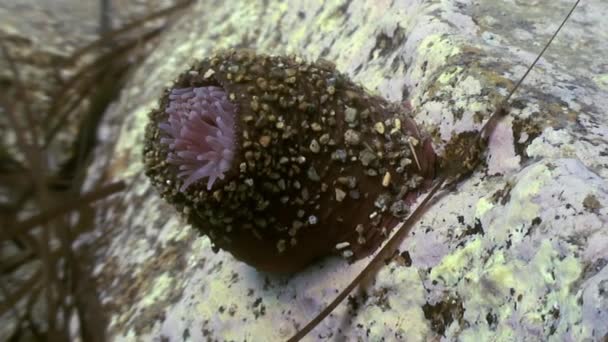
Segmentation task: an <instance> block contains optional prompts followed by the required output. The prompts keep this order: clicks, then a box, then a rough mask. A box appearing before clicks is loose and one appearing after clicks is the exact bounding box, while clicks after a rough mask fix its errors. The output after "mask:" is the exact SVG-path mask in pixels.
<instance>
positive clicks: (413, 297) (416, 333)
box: [355, 264, 430, 341]
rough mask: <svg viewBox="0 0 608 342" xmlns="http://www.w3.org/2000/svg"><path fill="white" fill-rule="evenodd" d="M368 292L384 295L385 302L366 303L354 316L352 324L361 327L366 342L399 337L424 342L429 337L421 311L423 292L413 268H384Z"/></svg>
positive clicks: (423, 301)
mask: <svg viewBox="0 0 608 342" xmlns="http://www.w3.org/2000/svg"><path fill="white" fill-rule="evenodd" d="M393 265H394V264H393ZM368 291H371V293H379V292H383V293H384V292H385V293H386V294H385V297H384V298H386V301H385V302H382V303H379V302H374V303H369V302H368V303H366V304H365V305H366V308H365V310H361V311H360V313H359V315H358V316H357V320H356V322H355V324H356V323H360V324H362V325H363V327H364V329H366V334H367V335H366V337H367V339H368V340H370V341H376V340H381V339H383V338H385V337H386V336H388V335H391V336H395V335H400V336H401V338H402V339H403V340H406V341H425V340H426V339H427V338H428V337H429V336H428V334H429V332H430V329H429V326H428V323H427V321H426V319H425V317H424V312H423V311H422V309H421V306H422V305H423V304H424V303H425V297H424V295H425V292H424V287H423V286H422V283H421V282H420V275H419V274H418V270H417V269H416V268H411V267H407V268H405V267H396V268H393V269H391V268H389V267H385V268H383V269H382V270H380V272H379V273H378V276H377V278H376V283H375V285H374V287H373V288H370V289H368ZM405 293H407V295H403V294H405ZM380 298H382V296H380ZM380 317H381V318H382V319H381V320H379V318H380ZM374 321H376V322H377V324H373V323H372V322H374ZM367 329H369V330H367Z"/></svg>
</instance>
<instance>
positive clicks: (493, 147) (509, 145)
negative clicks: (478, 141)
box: [487, 117, 521, 175]
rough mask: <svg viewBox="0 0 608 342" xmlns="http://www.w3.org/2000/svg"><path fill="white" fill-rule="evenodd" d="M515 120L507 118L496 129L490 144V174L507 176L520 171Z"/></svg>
mask: <svg viewBox="0 0 608 342" xmlns="http://www.w3.org/2000/svg"><path fill="white" fill-rule="evenodd" d="M512 127H513V118H511V117H509V118H505V119H504V120H502V121H501V122H500V123H499V124H498V125H497V126H496V129H494V132H493V134H492V135H491V136H490V140H489V142H488V145H489V146H488V149H489V153H488V161H487V163H488V174H490V175H495V174H507V173H509V172H513V171H515V170H517V169H519V162H520V159H521V157H520V156H518V155H517V154H516V153H515V142H514V138H513V128H512Z"/></svg>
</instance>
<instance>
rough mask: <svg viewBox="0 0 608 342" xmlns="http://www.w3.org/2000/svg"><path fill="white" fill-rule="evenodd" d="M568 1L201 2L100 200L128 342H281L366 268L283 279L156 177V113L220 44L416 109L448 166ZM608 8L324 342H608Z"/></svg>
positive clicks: (108, 288) (147, 94)
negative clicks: (315, 66) (218, 239)
mask: <svg viewBox="0 0 608 342" xmlns="http://www.w3.org/2000/svg"><path fill="white" fill-rule="evenodd" d="M570 5H571V2H570V1H561V0H560V1H555V2H551V4H546V3H545V2H537V1H536V2H528V1H512V2H501V3H497V2H495V1H487V0H482V1H476V2H471V1H455V0H449V1H448V0H446V1H426V2H420V1H412V0H402V1H397V0H393V1H389V0H387V1H326V2H325V3H324V4H322V5H319V4H318V3H317V2H304V1H276V2H274V1H273V2H254V1H233V2H230V3H229V4H227V3H224V2H218V1H200V2H198V3H197V4H196V5H195V6H194V7H193V8H192V10H191V11H189V13H187V14H186V15H185V16H184V17H183V18H181V19H180V21H179V22H178V23H177V24H176V25H175V26H174V27H173V28H172V29H171V30H170V31H169V32H168V33H167V34H166V35H165V37H164V38H163V40H162V41H161V42H160V44H159V46H158V48H157V49H156V50H155V51H154V53H152V54H151V55H150V56H149V58H148V60H147V61H146V62H145V63H144V64H143V65H141V66H140V67H139V70H138V71H137V72H135V74H134V75H133V77H132V79H131V80H130V81H129V83H128V84H127V86H126V88H125V89H124V91H123V92H122V94H121V97H120V99H119V100H118V101H117V102H116V103H115V104H114V105H113V106H112V108H111V109H110V111H109V112H108V113H107V116H106V118H105V122H104V125H103V127H102V130H101V131H100V135H99V139H100V141H101V144H100V145H99V147H98V148H97V150H96V154H95V160H94V162H93V164H92V165H91V166H90V168H89V178H88V181H87V186H88V187H94V186H95V185H96V184H99V183H102V182H108V181H112V180H118V179H124V180H126V181H127V182H128V183H129V188H128V190H127V191H125V192H124V193H123V194H122V195H120V196H116V197H114V198H112V199H111V200H109V201H107V202H105V203H103V204H102V205H101V206H100V210H99V212H98V215H97V220H96V225H97V226H96V230H95V233H92V234H90V235H88V236H86V237H85V238H83V239H82V240H81V241H80V244H95V245H96V246H98V248H97V252H96V255H95V259H96V262H95V264H94V265H92V268H93V269H94V274H95V276H96V279H97V287H98V289H99V293H100V299H101V301H102V304H103V307H104V311H106V313H107V315H108V321H109V326H108V334H109V336H111V337H113V338H114V339H117V340H153V339H161V338H167V339H169V340H171V341H173V340H183V339H188V338H189V339H191V340H196V341H199V340H215V339H219V340H239V341H240V340H251V339H255V340H268V341H274V340H284V339H286V338H288V337H289V336H290V335H292V334H293V333H294V332H295V331H296V330H297V329H298V327H302V326H303V325H304V324H305V323H306V322H307V321H308V320H310V319H311V318H313V317H314V316H315V315H316V314H317V313H318V312H319V311H320V310H321V309H322V308H323V307H324V306H325V305H326V304H327V303H328V302H329V301H330V300H331V299H333V298H334V297H335V295H336V294H337V293H338V291H340V290H341V289H342V288H343V287H344V286H345V285H346V284H347V283H348V281H349V280H350V279H352V278H353V277H354V275H355V274H357V272H358V271H359V270H361V269H362V267H363V266H364V264H365V263H366V262H367V260H361V261H360V262H357V263H355V264H352V265H349V264H348V263H347V262H346V261H345V260H341V259H339V258H329V259H326V260H324V261H323V262H321V263H319V264H316V265H313V266H311V267H310V268H308V269H306V270H305V271H303V272H301V273H298V274H295V275H292V276H273V275H267V274H262V273H259V272H257V271H256V270H254V269H252V268H250V267H248V266H247V265H244V264H242V263H239V262H237V261H235V260H234V259H233V258H232V257H231V256H230V255H229V254H227V253H224V252H221V251H220V252H218V253H213V252H212V251H211V246H210V243H209V240H208V239H207V238H203V237H198V236H197V234H196V233H195V232H194V230H193V229H190V227H188V226H186V225H185V224H184V223H183V220H182V219H181V218H180V215H179V214H177V213H175V212H174V210H173V208H171V207H169V206H168V205H167V204H166V203H164V202H163V200H162V199H160V198H159V197H158V196H157V194H156V193H155V192H154V190H153V189H152V188H151V186H150V184H149V183H148V181H147V180H146V178H145V176H144V175H143V173H142V162H141V160H142V157H141V149H142V147H141V143H142V140H143V128H144V126H145V124H146V122H147V120H146V119H147V117H146V115H147V113H148V111H149V110H150V109H151V108H152V107H154V106H155V105H156V101H157V98H158V97H159V95H160V94H161V92H162V90H163V88H164V87H167V86H170V85H171V83H172V79H173V78H174V77H176V75H178V74H179V73H180V72H181V71H182V70H184V69H186V68H187V67H188V66H189V65H190V64H191V63H193V61H194V60H195V59H197V58H202V57H204V56H207V55H209V54H211V53H212V52H213V51H216V50H217V49H222V48H231V47H234V48H252V49H255V50H256V51H258V52H262V53H272V54H289V53H294V54H297V55H299V56H301V57H303V58H305V59H309V60H315V59H317V58H320V57H322V58H325V59H328V60H331V61H333V62H334V63H335V64H336V66H337V69H339V70H340V71H342V72H344V73H346V74H348V75H349V76H351V77H352V78H353V79H354V80H355V81H356V82H359V83H360V84H362V85H364V86H365V87H366V88H368V89H369V90H370V91H372V92H375V93H377V94H380V95H382V96H384V97H386V98H387V99H389V100H391V101H395V102H407V103H408V105H410V106H411V107H412V108H413V110H414V112H415V113H416V118H415V119H416V120H417V121H418V122H419V123H420V124H422V125H423V126H424V127H425V128H426V129H427V130H428V131H430V132H433V138H434V145H435V147H436V149H437V150H438V151H439V153H441V151H442V149H443V146H445V144H446V143H447V142H448V141H449V140H450V139H451V137H452V136H454V134H457V133H459V132H464V131H470V130H475V129H479V128H480V127H481V125H482V124H483V122H484V121H485V119H487V118H488V117H489V115H490V114H491V112H492V110H493V108H494V106H495V104H496V103H497V102H498V101H499V100H500V99H501V98H502V97H503V96H504V95H505V94H506V93H507V90H508V89H507V88H508V87H511V86H512V85H513V84H514V83H515V82H516V80H517V79H518V78H519V77H520V76H521V75H522V74H523V72H524V71H525V68H526V66H527V65H528V64H530V63H531V62H532V60H533V59H534V58H535V56H536V54H537V53H538V52H539V50H540V49H541V48H542V45H543V44H544V42H545V41H547V40H548V38H549V36H550V35H551V34H552V32H553V31H554V30H555V28H556V27H557V25H558V24H559V21H560V20H561V19H562V18H563V17H564V16H565V14H566V13H567V11H568V9H569V7H570ZM606 15H608V5H607V4H606V3H605V2H602V1H601V0H593V1H586V2H584V3H582V4H581V6H580V7H579V8H578V9H577V11H576V12H575V14H574V16H573V18H572V20H570V22H568V24H567V25H566V26H565V28H564V31H563V32H562V34H561V35H560V36H559V37H558V38H557V39H556V41H555V42H554V43H553V45H552V47H551V48H550V50H549V51H548V53H547V55H546V56H545V57H544V58H543V59H541V61H540V63H539V65H538V67H537V68H536V69H534V70H533V71H532V73H531V74H530V76H529V78H528V79H527V80H526V82H525V84H524V86H523V87H522V88H521V89H520V91H519V92H518V93H516V95H515V97H514V100H513V104H512V107H511V111H510V117H509V118H507V119H506V120H503V121H502V122H501V123H500V124H499V126H498V127H497V130H496V132H495V134H494V136H492V138H491V140H490V144H489V151H488V154H487V159H486V163H485V164H484V165H483V166H482V167H480V168H478V170H476V172H475V173H474V174H473V175H471V176H470V177H469V178H467V179H466V180H465V181H463V182H462V183H461V184H460V186H459V187H458V188H457V189H455V190H454V191H451V192H449V193H446V194H443V195H442V196H441V197H440V198H439V200H438V202H437V203H435V205H434V206H433V208H432V209H431V210H429V211H428V212H427V213H426V214H425V216H424V217H423V218H422V219H421V220H420V222H418V223H417V224H416V225H415V227H414V229H413V232H412V234H411V236H409V237H408V238H407V239H406V240H405V241H404V242H403V243H402V245H401V246H400V255H399V257H397V258H395V259H394V260H393V262H391V263H390V264H389V265H387V266H386V267H384V268H383V269H382V270H381V271H380V272H379V273H378V274H377V275H376V277H375V278H374V279H373V280H372V281H371V282H370V283H369V284H368V285H367V286H366V288H365V289H364V290H363V291H359V292H355V293H353V294H352V295H351V297H349V300H348V301H347V302H345V303H343V304H342V305H340V306H339V307H338V308H337V309H336V310H335V311H334V313H333V314H332V315H331V316H330V317H328V318H327V319H326V320H325V321H323V322H322V323H321V324H320V325H319V326H318V327H317V328H316V329H315V330H314V331H313V332H312V333H311V334H310V335H309V336H308V339H309V340H334V339H339V338H343V337H344V338H346V339H347V340H371V341H378V340H382V339H384V340H407V341H418V340H428V339H446V340H456V339H458V340H488V339H500V340H503V339H504V340H537V339H539V340H582V339H584V338H588V339H591V340H601V339H602V338H604V337H605V336H606V335H607V334H608V325H607V324H605V323H606V322H607V321H608V285H607V284H608V267H607V266H606V265H608V209H607V208H608V182H607V181H606V180H607V178H608V167H607V165H608V141H607V140H608V115H606V109H605V108H608V96H607V94H608V70H607V69H606V65H607V62H606V59H605V56H607V55H608V45H607V44H606V42H607V41H608V39H606V38H608V23H607V22H606V21H605V20H603V18H604V17H605V16H606Z"/></svg>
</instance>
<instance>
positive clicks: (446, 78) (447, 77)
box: [437, 66, 463, 84]
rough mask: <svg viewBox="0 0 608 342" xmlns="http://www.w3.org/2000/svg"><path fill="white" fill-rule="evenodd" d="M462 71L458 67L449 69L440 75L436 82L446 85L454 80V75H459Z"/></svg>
mask: <svg viewBox="0 0 608 342" xmlns="http://www.w3.org/2000/svg"><path fill="white" fill-rule="evenodd" d="M462 71H463V69H462V67H459V66H457V67H454V68H450V69H449V70H447V71H446V72H444V73H442V74H441V75H440V76H439V78H437V81H439V83H443V84H446V83H448V82H450V81H451V80H452V79H454V77H455V76H456V75H458V74H460V73H461V72H462Z"/></svg>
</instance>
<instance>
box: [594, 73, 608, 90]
mask: <svg viewBox="0 0 608 342" xmlns="http://www.w3.org/2000/svg"><path fill="white" fill-rule="evenodd" d="M593 80H594V81H595V83H596V84H597V85H598V86H599V87H600V88H602V89H604V90H607V91H608V74H599V75H596V76H595V77H593Z"/></svg>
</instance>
